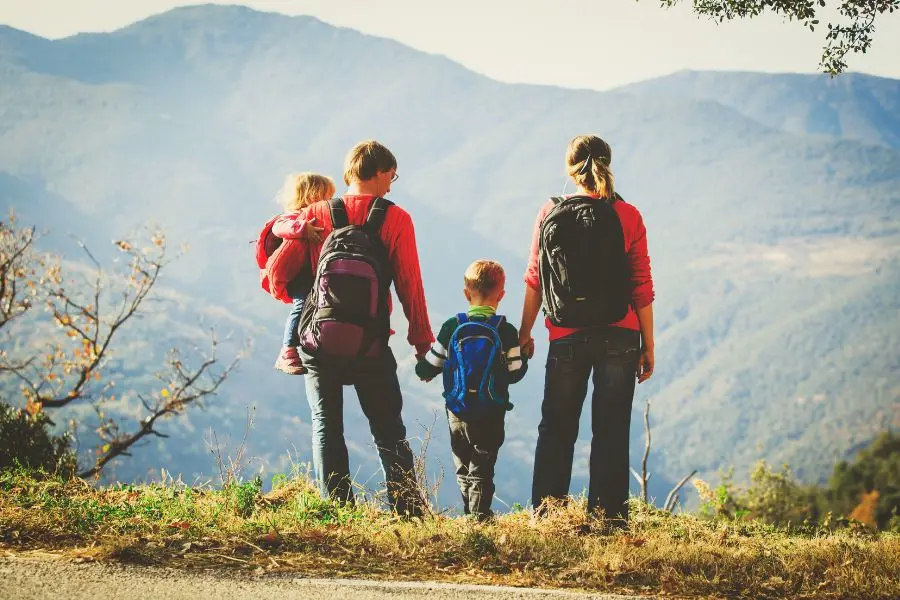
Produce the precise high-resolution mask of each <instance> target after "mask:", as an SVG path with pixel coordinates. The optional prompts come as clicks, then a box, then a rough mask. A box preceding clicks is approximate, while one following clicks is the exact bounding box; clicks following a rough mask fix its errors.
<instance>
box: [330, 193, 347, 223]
mask: <svg viewBox="0 0 900 600" xmlns="http://www.w3.org/2000/svg"><path fill="white" fill-rule="evenodd" d="M328 208H329V209H330V210H331V228H332V229H340V228H341V227H347V226H348V225H350V219H349V218H348V217H347V207H346V206H345V205H344V199H343V198H332V199H331V200H329V201H328Z"/></svg>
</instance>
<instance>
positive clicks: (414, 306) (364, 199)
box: [268, 195, 434, 354]
mask: <svg viewBox="0 0 900 600" xmlns="http://www.w3.org/2000/svg"><path fill="white" fill-rule="evenodd" d="M374 199H375V197H374V196H370V195H360V196H356V195H347V196H344V204H345V205H346V207H347V217H348V219H349V220H350V223H351V224H354V225H362V224H363V223H364V222H365V219H366V215H368V214H369V209H370V207H371V205H372V201H373V200H374ZM306 219H307V222H308V223H311V222H313V221H315V222H316V224H317V225H318V226H320V227H322V228H324V231H322V239H323V240H324V239H325V237H326V236H328V234H329V233H331V231H332V229H333V227H332V224H331V211H330V210H329V206H328V202H317V203H316V204H313V205H311V206H308V207H307V208H306ZM381 241H382V242H383V243H384V245H385V247H386V248H387V250H388V255H389V256H390V259H391V266H392V267H393V270H394V289H395V290H396V291H397V297H398V298H399V299H400V304H402V305H403V312H404V314H405V315H406V319H407V321H409V334H408V335H407V337H406V339H407V341H408V342H409V344H410V345H411V346H415V347H416V350H417V353H418V354H423V353H425V352H427V351H428V348H429V346H430V345H431V343H432V342H433V341H434V335H433V334H432V332H431V322H430V321H429V319H428V306H427V305H426V303H425V289H424V287H423V286H422V271H421V268H420V266H419V252H418V249H417V248H416V233H415V230H414V228H413V222H412V218H411V217H410V216H409V213H407V212H406V211H405V210H403V209H402V208H400V207H399V206H396V205H395V206H392V207H390V208H389V209H388V211H387V215H386V217H385V220H384V224H383V225H382V226H381ZM321 252H322V244H321V243H319V244H313V245H310V244H309V242H308V241H307V240H306V239H303V238H295V239H285V240H284V243H283V244H281V246H280V247H279V248H278V250H277V251H276V254H277V255H278V259H277V260H271V259H270V263H272V266H271V267H270V268H269V269H268V277H269V283H270V285H271V289H272V295H273V296H275V297H276V298H280V299H282V300H283V299H284V298H287V291H286V287H287V284H288V283H289V282H290V281H291V280H292V279H293V278H294V277H296V275H297V274H298V273H299V272H300V270H301V269H302V268H303V267H304V266H305V265H306V264H307V261H309V264H310V265H311V266H312V269H313V271H314V272H315V270H316V267H317V266H318V264H319V254H320V253H321ZM272 258H273V259H274V258H275V255H274V254H273V256H272ZM388 300H390V297H389V298H388Z"/></svg>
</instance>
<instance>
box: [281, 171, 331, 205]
mask: <svg viewBox="0 0 900 600" xmlns="http://www.w3.org/2000/svg"><path fill="white" fill-rule="evenodd" d="M334 191H335V188H334V181H333V180H332V179H331V177H327V176H325V175H319V174H318V173H310V172H306V173H291V174H290V175H288V176H287V179H285V180H284V185H283V186H282V188H281V191H280V192H279V193H278V200H279V202H280V204H281V206H282V207H283V208H284V210H285V211H287V212H291V211H297V210H300V209H302V208H306V207H307V206H309V205H310V204H314V203H316V202H318V201H320V200H328V199H330V198H331V197H332V196H334Z"/></svg>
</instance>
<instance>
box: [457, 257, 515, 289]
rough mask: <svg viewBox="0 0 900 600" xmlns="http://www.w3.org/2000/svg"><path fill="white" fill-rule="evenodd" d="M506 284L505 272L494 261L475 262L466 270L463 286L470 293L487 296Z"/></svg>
mask: <svg viewBox="0 0 900 600" xmlns="http://www.w3.org/2000/svg"><path fill="white" fill-rule="evenodd" d="M505 283H506V272H504V271H503V266H502V265H501V264H500V263H498V262H497V261H495V260H486V259H481V260H476V261H475V262H473V263H472V264H471V265H469V268H468V269H466V275H465V285H466V289H467V290H469V291H470V292H475V293H476V294H478V295H480V296H482V297H484V296H488V295H490V294H492V293H494V292H495V291H497V289H499V288H501V287H503V285H504V284H505Z"/></svg>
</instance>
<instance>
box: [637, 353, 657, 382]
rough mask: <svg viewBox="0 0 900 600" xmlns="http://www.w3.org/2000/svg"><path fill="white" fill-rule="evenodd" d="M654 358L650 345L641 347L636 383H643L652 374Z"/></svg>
mask: <svg viewBox="0 0 900 600" xmlns="http://www.w3.org/2000/svg"><path fill="white" fill-rule="evenodd" d="M655 361H656V358H655V357H654V356H653V348H652V347H646V346H645V347H644V348H641V358H640V359H639V360H638V366H637V380H638V383H644V382H645V381H647V380H648V379H650V377H651V376H652V375H653V367H654V363H655Z"/></svg>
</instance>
